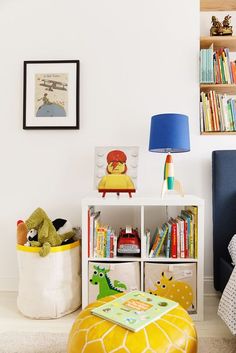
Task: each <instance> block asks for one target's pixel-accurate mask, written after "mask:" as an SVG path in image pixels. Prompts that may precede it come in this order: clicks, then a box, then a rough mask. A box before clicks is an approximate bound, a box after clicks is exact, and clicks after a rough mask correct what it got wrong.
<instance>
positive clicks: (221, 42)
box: [200, 1, 236, 51]
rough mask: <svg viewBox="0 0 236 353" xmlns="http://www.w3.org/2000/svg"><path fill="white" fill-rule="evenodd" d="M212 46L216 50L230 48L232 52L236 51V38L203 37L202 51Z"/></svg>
mask: <svg viewBox="0 0 236 353" xmlns="http://www.w3.org/2000/svg"><path fill="white" fill-rule="evenodd" d="M235 2H236V1H235ZM211 44H213V48H214V49H219V48H229V50H230V51H236V36H203V37H201V38H200V48H201V49H207V48H209V47H210V45H211Z"/></svg>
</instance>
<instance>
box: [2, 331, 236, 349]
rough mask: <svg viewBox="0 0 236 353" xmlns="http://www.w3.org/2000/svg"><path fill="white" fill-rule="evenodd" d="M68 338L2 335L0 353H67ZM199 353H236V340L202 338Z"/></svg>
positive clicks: (64, 335) (38, 334)
mask: <svg viewBox="0 0 236 353" xmlns="http://www.w3.org/2000/svg"><path fill="white" fill-rule="evenodd" d="M67 336H68V335H66V334H65V333H42V332H40V333H34V332H33V333H32V332H28V333H27V332H6V333H0V353H66V343H67ZM78 353H80V352H78ZM94 353H95V352H94ZM132 353H135V352H132ZM198 353H236V338H232V339H228V338H225V339H224V338H215V337H214V338H200V339H199V349H198Z"/></svg>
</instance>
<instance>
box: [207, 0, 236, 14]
mask: <svg viewBox="0 0 236 353" xmlns="http://www.w3.org/2000/svg"><path fill="white" fill-rule="evenodd" d="M200 9H201V11H236V1H235V0H201V3H200Z"/></svg>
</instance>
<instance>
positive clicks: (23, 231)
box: [17, 220, 28, 245]
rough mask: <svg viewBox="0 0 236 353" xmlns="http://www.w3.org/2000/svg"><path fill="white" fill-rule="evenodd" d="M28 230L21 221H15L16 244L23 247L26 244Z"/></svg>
mask: <svg viewBox="0 0 236 353" xmlns="http://www.w3.org/2000/svg"><path fill="white" fill-rule="evenodd" d="M27 233H28V229H27V226H26V224H25V222H23V221H22V220H19V221H17V244H19V245H25V243H26V242H27Z"/></svg>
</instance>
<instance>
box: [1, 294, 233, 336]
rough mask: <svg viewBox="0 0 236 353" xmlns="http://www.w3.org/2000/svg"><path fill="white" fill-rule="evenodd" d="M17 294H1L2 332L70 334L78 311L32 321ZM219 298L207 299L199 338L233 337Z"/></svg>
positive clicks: (197, 325)
mask: <svg viewBox="0 0 236 353" xmlns="http://www.w3.org/2000/svg"><path fill="white" fill-rule="evenodd" d="M16 296H17V294H16V293H13V292H0V332H4V331H27V332H29V331H30V332H35V331H40V332H65V333H69V331H70V328H71V326H72V323H73V321H74V320H75V317H76V316H77V315H78V311H77V312H74V313H73V314H70V315H66V316H64V317H63V318H60V319H54V320H30V319H27V318H25V317H24V316H23V315H22V314H20V313H19V311H18V310H17V306H16ZM218 302H219V299H218V298H217V297H205V305H204V307H205V319H204V321H202V322H196V327H197V332H198V336H199V337H225V338H226V337H233V336H232V334H231V333H230V331H229V330H228V328H227V327H226V325H225V324H224V322H223V321H222V320H221V319H220V318H219V317H218V316H217V306H218Z"/></svg>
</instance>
